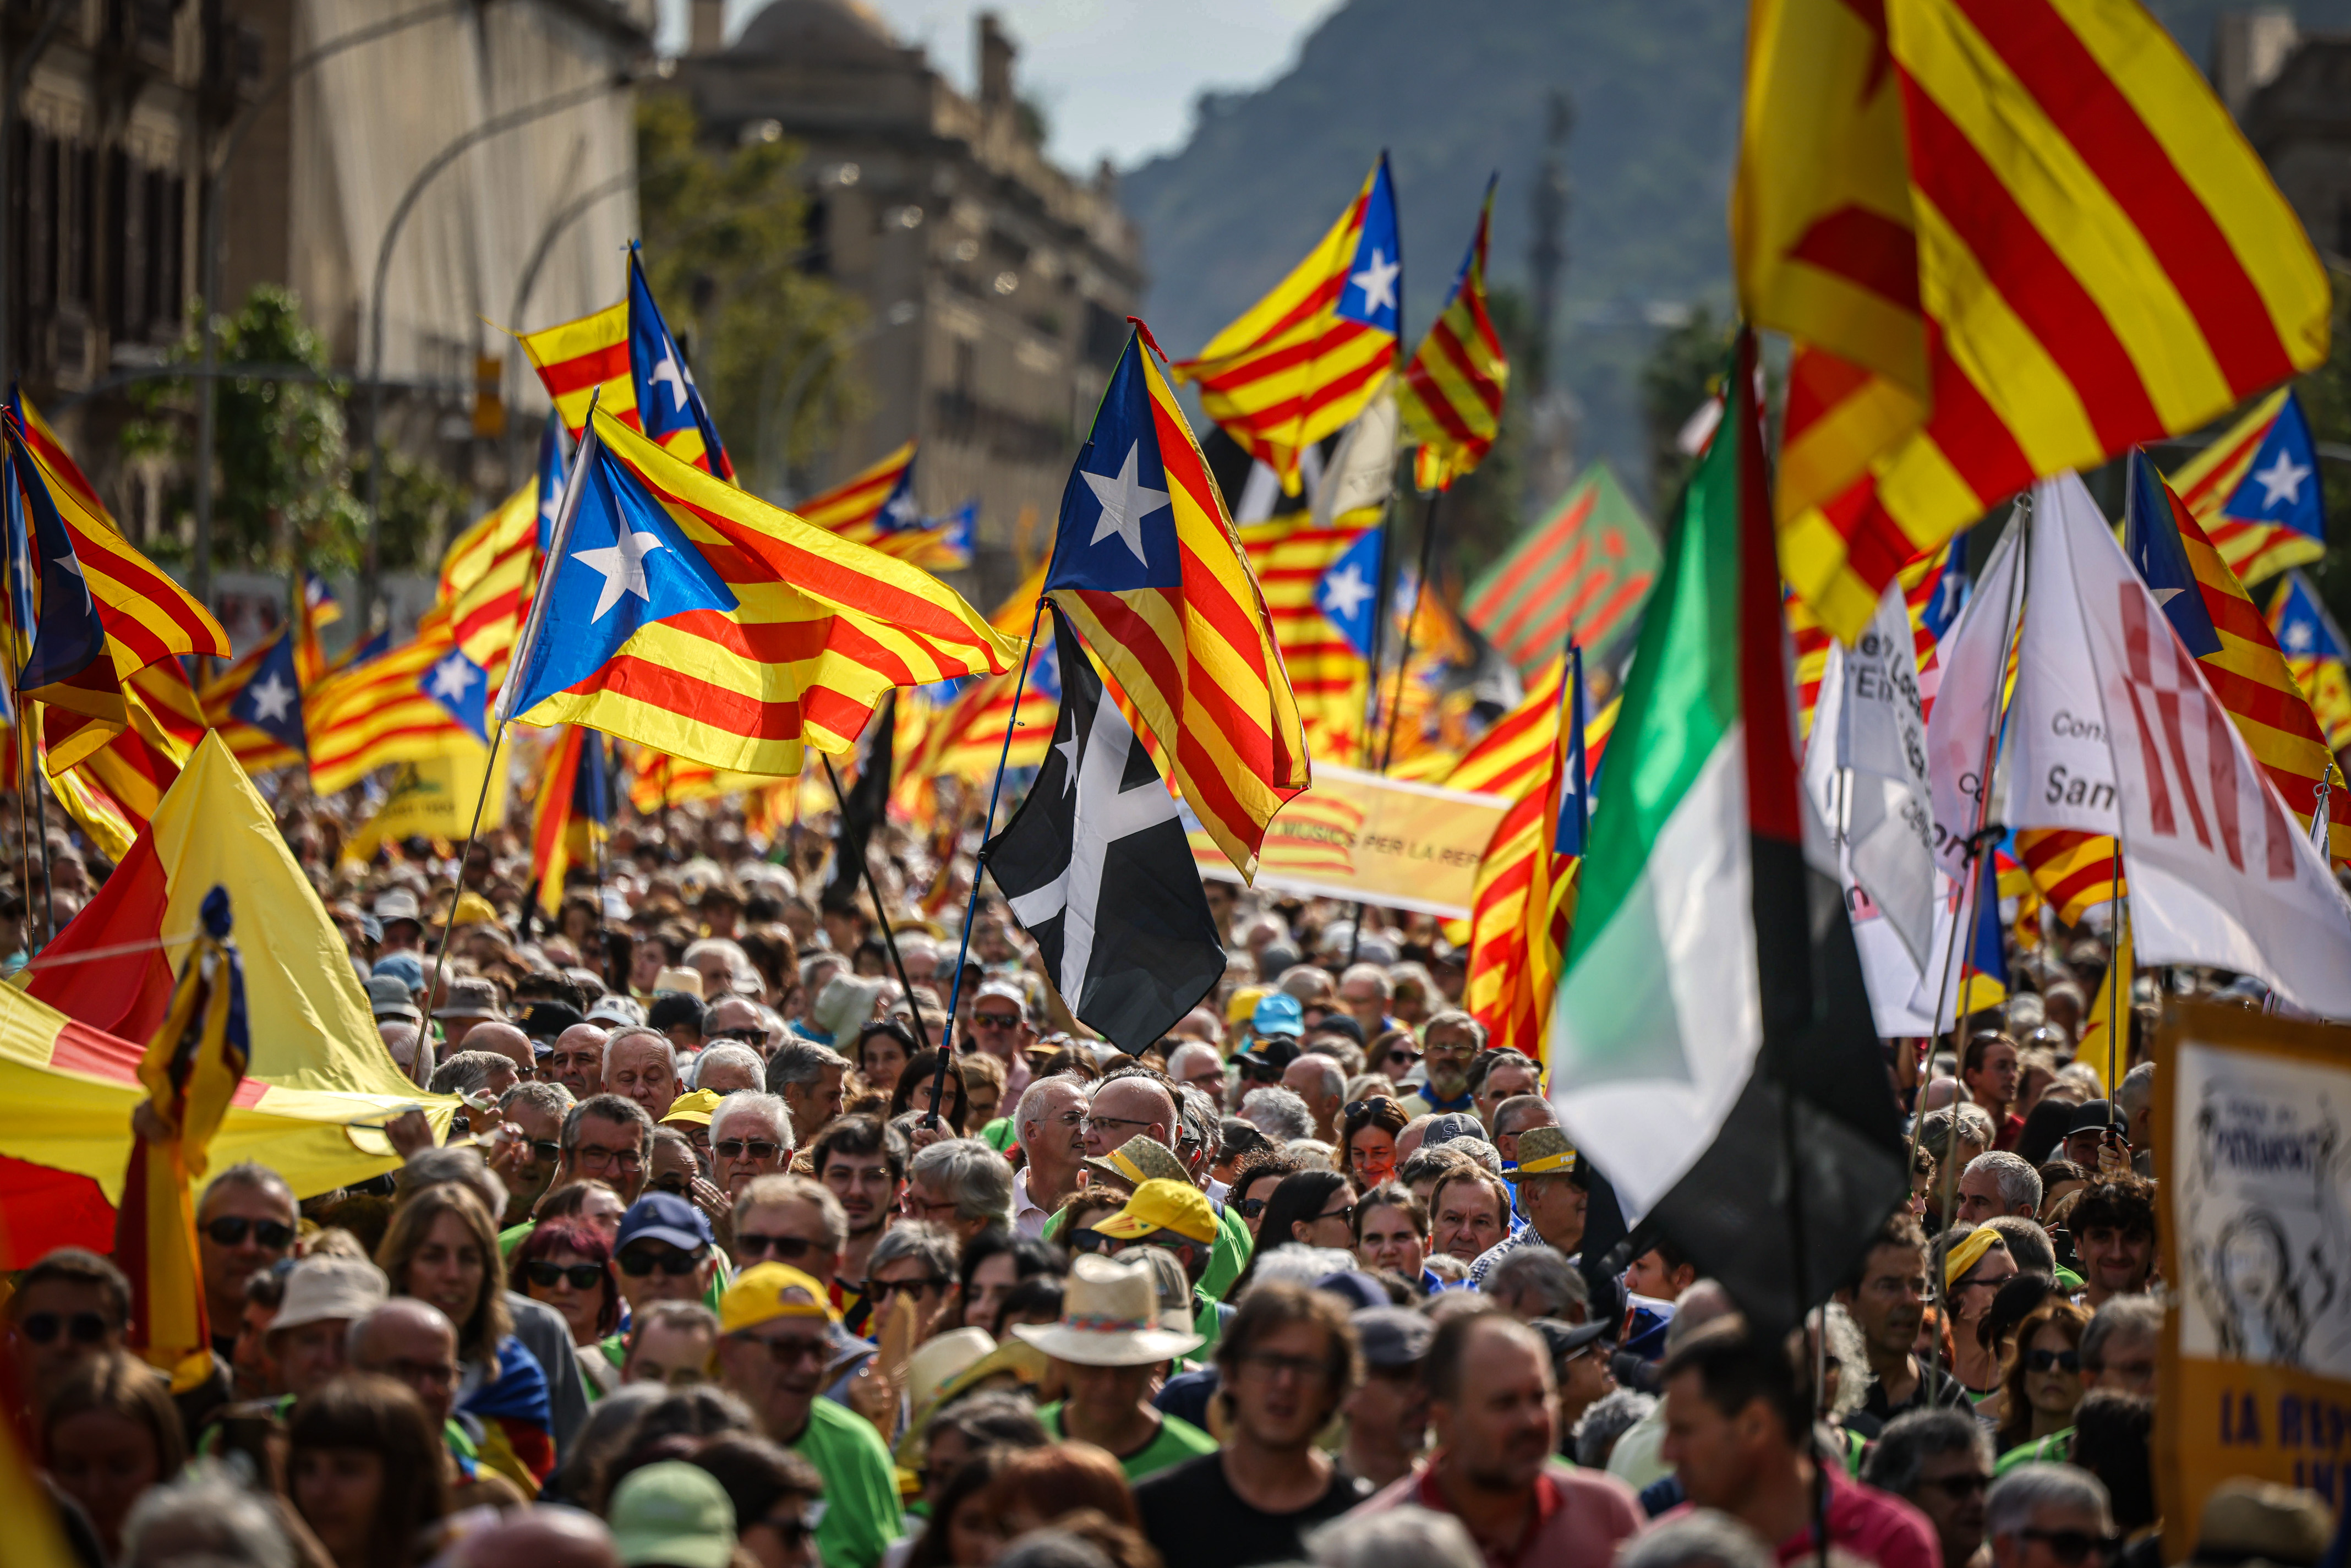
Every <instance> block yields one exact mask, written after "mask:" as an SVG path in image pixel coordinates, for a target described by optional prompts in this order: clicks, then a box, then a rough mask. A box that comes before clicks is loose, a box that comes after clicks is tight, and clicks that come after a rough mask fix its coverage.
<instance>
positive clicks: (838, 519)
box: [793, 441, 914, 545]
mask: <svg viewBox="0 0 2351 1568" xmlns="http://www.w3.org/2000/svg"><path fill="white" fill-rule="evenodd" d="M912 466H914V443H913V442H911V441H909V442H908V443H906V444H905V445H904V446H901V447H900V448H898V450H897V451H895V452H893V453H892V454H890V455H889V456H887V457H884V458H883V459H882V461H881V462H879V463H876V464H874V465H872V467H870V468H865V469H862V470H860V471H859V472H857V473H855V474H852V475H851V476H849V477H848V478H847V479H844V480H842V481H841V483H840V484H838V485H836V486H833V487H832V488H831V489H830V490H827V491H825V492H824V494H822V495H820V496H811V497H809V498H808V500H807V501H806V502H805V503H803V504H802V505H800V506H799V507H794V508H793V510H794V512H796V513H797V514H798V515H799V519H800V521H802V522H804V523H807V524H809V525H810V526H811V527H814V528H822V529H823V530H824V531H825V532H827V533H829V534H839V535H840V536H841V538H845V539H848V540H851V541H852V542H853V543H856V544H861V545H870V544H872V543H873V541H874V539H875V538H876V537H877V536H878V535H880V534H881V533H882V532H883V528H882V526H881V517H882V504H883V502H885V501H887V500H888V499H889V498H890V496H891V493H892V492H893V491H894V490H895V489H897V487H898V481H899V480H900V479H902V478H904V476H905V473H906V470H907V469H908V468H910V467H912Z"/></svg>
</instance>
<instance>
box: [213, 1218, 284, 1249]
mask: <svg viewBox="0 0 2351 1568" xmlns="http://www.w3.org/2000/svg"><path fill="white" fill-rule="evenodd" d="M247 1231H250V1232H252V1234H253V1239H254V1241H255V1242H256V1244H258V1245H260V1246H263V1247H266V1248H268V1249H270V1250H271V1251H272V1252H278V1251H283V1250H284V1249H287V1248H288V1247H291V1246H293V1245H294V1228H293V1227H292V1226H290V1225H288V1224H287V1223H286V1222H285V1221H283V1220H278V1219H247V1218H245V1217H244V1216H242V1215H236V1214H225V1215H223V1216H221V1217H220V1218H218V1219H215V1220H214V1221H212V1222H211V1223H210V1224H208V1225H206V1226H205V1227H204V1234H205V1235H207V1236H209V1237H211V1238H212V1239H213V1245H214V1246H215V1247H242V1246H244V1245H245V1238H246V1232H247Z"/></svg>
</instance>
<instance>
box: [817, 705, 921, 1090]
mask: <svg viewBox="0 0 2351 1568" xmlns="http://www.w3.org/2000/svg"><path fill="white" fill-rule="evenodd" d="M897 717H898V714H897V709H896V708H894V707H893V708H892V709H891V711H890V718H891V722H893V723H895V722H896V721H897ZM817 755H818V756H819V757H822V758H824V776H825V777H826V778H827V779H831V780H832V799H833V801H834V803H835V804H836V805H838V806H839V807H840V808H841V815H842V816H843V817H846V816H848V815H849V797H848V795H847V794H846V793H844V792H843V791H842V789H841V772H840V770H839V769H838V768H834V767H833V765H832V758H831V757H829V756H826V754H825V753H823V752H821V751H820V752H818V753H817ZM883 799H884V800H885V801H886V800H887V799H888V794H887V791H884V794H883ZM885 815H886V808H885ZM857 860H858V866H857V869H858V870H859V871H860V872H862V873H863V874H864V879H865V891H866V893H867V894H869V895H870V896H871V897H872V900H873V918H874V919H875V920H876V921H877V922H879V923H880V925H881V926H882V945H883V946H884V947H887V948H888V949H889V950H890V966H891V967H893V968H894V969H896V970H897V971H898V983H899V984H900V985H902V986H904V987H905V988H906V1010H907V1011H908V1012H909V1013H911V1014H913V1015H914V1038H915V1040H919V1041H920V1042H921V1043H922V1047H923V1049H924V1050H925V1051H928V1050H930V1049H931V1032H930V1030H928V1029H927V1028H925V1026H924V1023H923V1009H920V1008H918V1007H916V1006H915V1005H914V981H913V980H912V979H911V978H909V977H908V976H907V974H906V960H905V959H904V958H903V957H901V956H899V953H898V934H897V933H896V932H895V931H893V930H891V929H890V911H889V909H888V908H887V907H886V906H885V905H884V904H883V902H882V884H881V883H879V882H877V881H875V880H874V876H873V857H872V855H871V854H868V853H863V852H861V853H860V854H859V855H858V857H857ZM939 1061H940V1065H941V1066H942V1067H944V1066H945V1065H946V1057H945V1056H941V1057H940V1058H939ZM944 1078H945V1074H944V1073H942V1074H941V1078H940V1082H939V1083H938V1084H937V1087H944ZM931 1103H932V1104H933V1105H936V1104H937V1103H938V1098H937V1094H936V1092H935V1091H934V1093H933V1095H932V1100H931Z"/></svg>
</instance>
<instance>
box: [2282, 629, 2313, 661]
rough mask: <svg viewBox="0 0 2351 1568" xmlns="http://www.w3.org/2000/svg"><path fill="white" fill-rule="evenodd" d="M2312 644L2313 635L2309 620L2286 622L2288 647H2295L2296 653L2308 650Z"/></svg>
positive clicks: (2286, 642)
mask: <svg viewBox="0 0 2351 1568" xmlns="http://www.w3.org/2000/svg"><path fill="white" fill-rule="evenodd" d="M2310 644H2311V635H2310V622H2307V621H2291V622H2287V623H2286V629H2285V645H2286V646H2287V647H2289V648H2291V649H2293V650H2294V652H2295V653H2304V652H2306V651H2307V650H2308V649H2309V647H2310Z"/></svg>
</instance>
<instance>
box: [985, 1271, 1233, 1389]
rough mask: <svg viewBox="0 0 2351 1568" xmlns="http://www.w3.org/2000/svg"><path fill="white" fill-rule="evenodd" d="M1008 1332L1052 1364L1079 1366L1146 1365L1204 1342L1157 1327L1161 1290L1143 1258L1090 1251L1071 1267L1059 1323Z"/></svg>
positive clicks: (1023, 1325) (1021, 1325) (1198, 1337)
mask: <svg viewBox="0 0 2351 1568" xmlns="http://www.w3.org/2000/svg"><path fill="white" fill-rule="evenodd" d="M1012 1332H1013V1333H1014V1334H1016V1335H1017V1336H1019V1338H1021V1339H1023V1340H1026V1341H1027V1342H1028V1343H1030V1344H1033V1345H1035V1346H1036V1347H1037V1348H1038V1349H1039V1350H1041V1351H1043V1352H1044V1353H1045V1354H1047V1355H1050V1356H1051V1357H1053V1359H1055V1360H1056V1361H1067V1362H1071V1363H1074V1364H1077V1365H1079V1366H1147V1365H1149V1364H1151V1363H1153V1362H1155V1361H1172V1360H1174V1359H1175V1357H1176V1356H1179V1355H1185V1354H1189V1353H1190V1352H1192V1351H1195V1350H1197V1349H1199V1348H1200V1346H1201V1345H1202V1344H1203V1343H1207V1342H1206V1340H1205V1339H1204V1337H1203V1336H1202V1335H1199V1334H1196V1333H1175V1332H1174V1331H1172V1330H1168V1329H1163V1328H1161V1327H1160V1326H1159V1286H1158V1282H1157V1281H1155V1279H1154V1278H1153V1275H1152V1271H1151V1265H1150V1264H1149V1262H1148V1261H1147V1260H1142V1259H1136V1260H1131V1261H1125V1260H1119V1259H1115V1258H1098V1257H1095V1256H1093V1255H1092V1254H1091V1253H1089V1254H1087V1255H1086V1256H1084V1257H1081V1258H1080V1259H1079V1260H1077V1261H1076V1263H1074V1264H1072V1265H1071V1269H1070V1278H1069V1283H1068V1285H1067V1286H1066V1287H1065V1288H1064V1290H1063V1291H1062V1295H1061V1321H1060V1322H1051V1323H1015V1324H1013V1325H1012Z"/></svg>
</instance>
